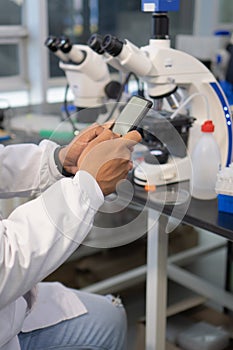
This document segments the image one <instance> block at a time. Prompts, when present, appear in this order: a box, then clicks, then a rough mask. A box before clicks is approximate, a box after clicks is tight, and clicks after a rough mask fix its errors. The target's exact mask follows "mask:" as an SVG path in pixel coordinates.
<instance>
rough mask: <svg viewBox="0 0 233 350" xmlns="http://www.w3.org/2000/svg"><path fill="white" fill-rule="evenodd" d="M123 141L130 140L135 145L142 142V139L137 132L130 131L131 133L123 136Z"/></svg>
mask: <svg viewBox="0 0 233 350" xmlns="http://www.w3.org/2000/svg"><path fill="white" fill-rule="evenodd" d="M123 139H127V140H132V141H134V142H135V143H138V142H140V141H141V140H142V137H141V135H140V133H139V132H138V131H136V130H132V131H129V132H128V133H127V134H125V135H124V136H123Z"/></svg>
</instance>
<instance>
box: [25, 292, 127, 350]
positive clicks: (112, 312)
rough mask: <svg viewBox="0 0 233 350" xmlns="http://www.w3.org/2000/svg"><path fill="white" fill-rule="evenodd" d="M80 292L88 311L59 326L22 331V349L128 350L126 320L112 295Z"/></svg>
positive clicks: (119, 303) (121, 308)
mask: <svg viewBox="0 0 233 350" xmlns="http://www.w3.org/2000/svg"><path fill="white" fill-rule="evenodd" d="M77 294H78V296H79V298H80V300H81V301H82V302H83V304H84V305H85V306H86V308H87V310H88V313H87V314H84V315H81V316H79V317H76V318H72V319H70V320H66V321H62V322H60V323H58V324H56V325H53V326H50V327H47V328H43V329H38V330H34V331H32V332H28V333H22V332H21V333H20V334H19V335H18V336H19V342H20V345H21V349H22V350H48V349H54V350H55V349H58V350H76V349H77V350H94V349H95V350H97V349H98V350H126V337H127V320H126V314H125V310H124V307H123V306H122V304H121V302H120V301H119V300H118V299H117V298H114V297H113V296H112V295H107V296H101V295H96V294H91V293H86V292H82V291H77Z"/></svg>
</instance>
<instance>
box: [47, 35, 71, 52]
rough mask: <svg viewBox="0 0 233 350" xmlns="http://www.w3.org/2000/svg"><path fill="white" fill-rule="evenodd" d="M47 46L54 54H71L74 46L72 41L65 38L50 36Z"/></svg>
mask: <svg viewBox="0 0 233 350" xmlns="http://www.w3.org/2000/svg"><path fill="white" fill-rule="evenodd" d="M45 46H47V48H48V49H49V50H50V51H52V52H57V51H58V50H61V51H62V52H63V53H69V52H70V51H71V49H72V46H73V45H72V43H71V41H70V39H69V38H67V37H65V36H61V37H59V38H57V37H55V36H52V35H50V36H49V37H48V38H47V39H46V41H45Z"/></svg>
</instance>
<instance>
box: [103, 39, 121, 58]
mask: <svg viewBox="0 0 233 350" xmlns="http://www.w3.org/2000/svg"><path fill="white" fill-rule="evenodd" d="M123 45H124V43H123V42H122V41H120V40H119V39H117V38H116V37H115V36H112V35H110V34H107V35H105V37H104V38H103V42H102V49H103V50H104V51H106V52H107V53H109V54H110V55H111V56H114V57H115V56H118V55H119V54H120V53H121V50H122V47H123Z"/></svg>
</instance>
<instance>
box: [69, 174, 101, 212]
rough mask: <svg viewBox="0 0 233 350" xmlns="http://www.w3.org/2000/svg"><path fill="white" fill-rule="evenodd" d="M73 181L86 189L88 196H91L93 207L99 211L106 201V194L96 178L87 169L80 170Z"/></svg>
mask: <svg viewBox="0 0 233 350" xmlns="http://www.w3.org/2000/svg"><path fill="white" fill-rule="evenodd" d="M72 181H73V183H74V184H79V185H80V188H82V189H85V192H86V193H87V195H88V197H89V198H91V203H92V207H93V209H94V210H96V211H97V210H98V209H99V207H100V206H101V205H102V204H103V203H104V195H103V192H102V191H101V189H100V187H99V185H98V183H97V181H96V180H95V178H94V177H93V176H92V175H90V174H89V173H88V172H87V171H84V170H79V171H78V172H77V173H76V175H75V176H74V178H73V179H72Z"/></svg>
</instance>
